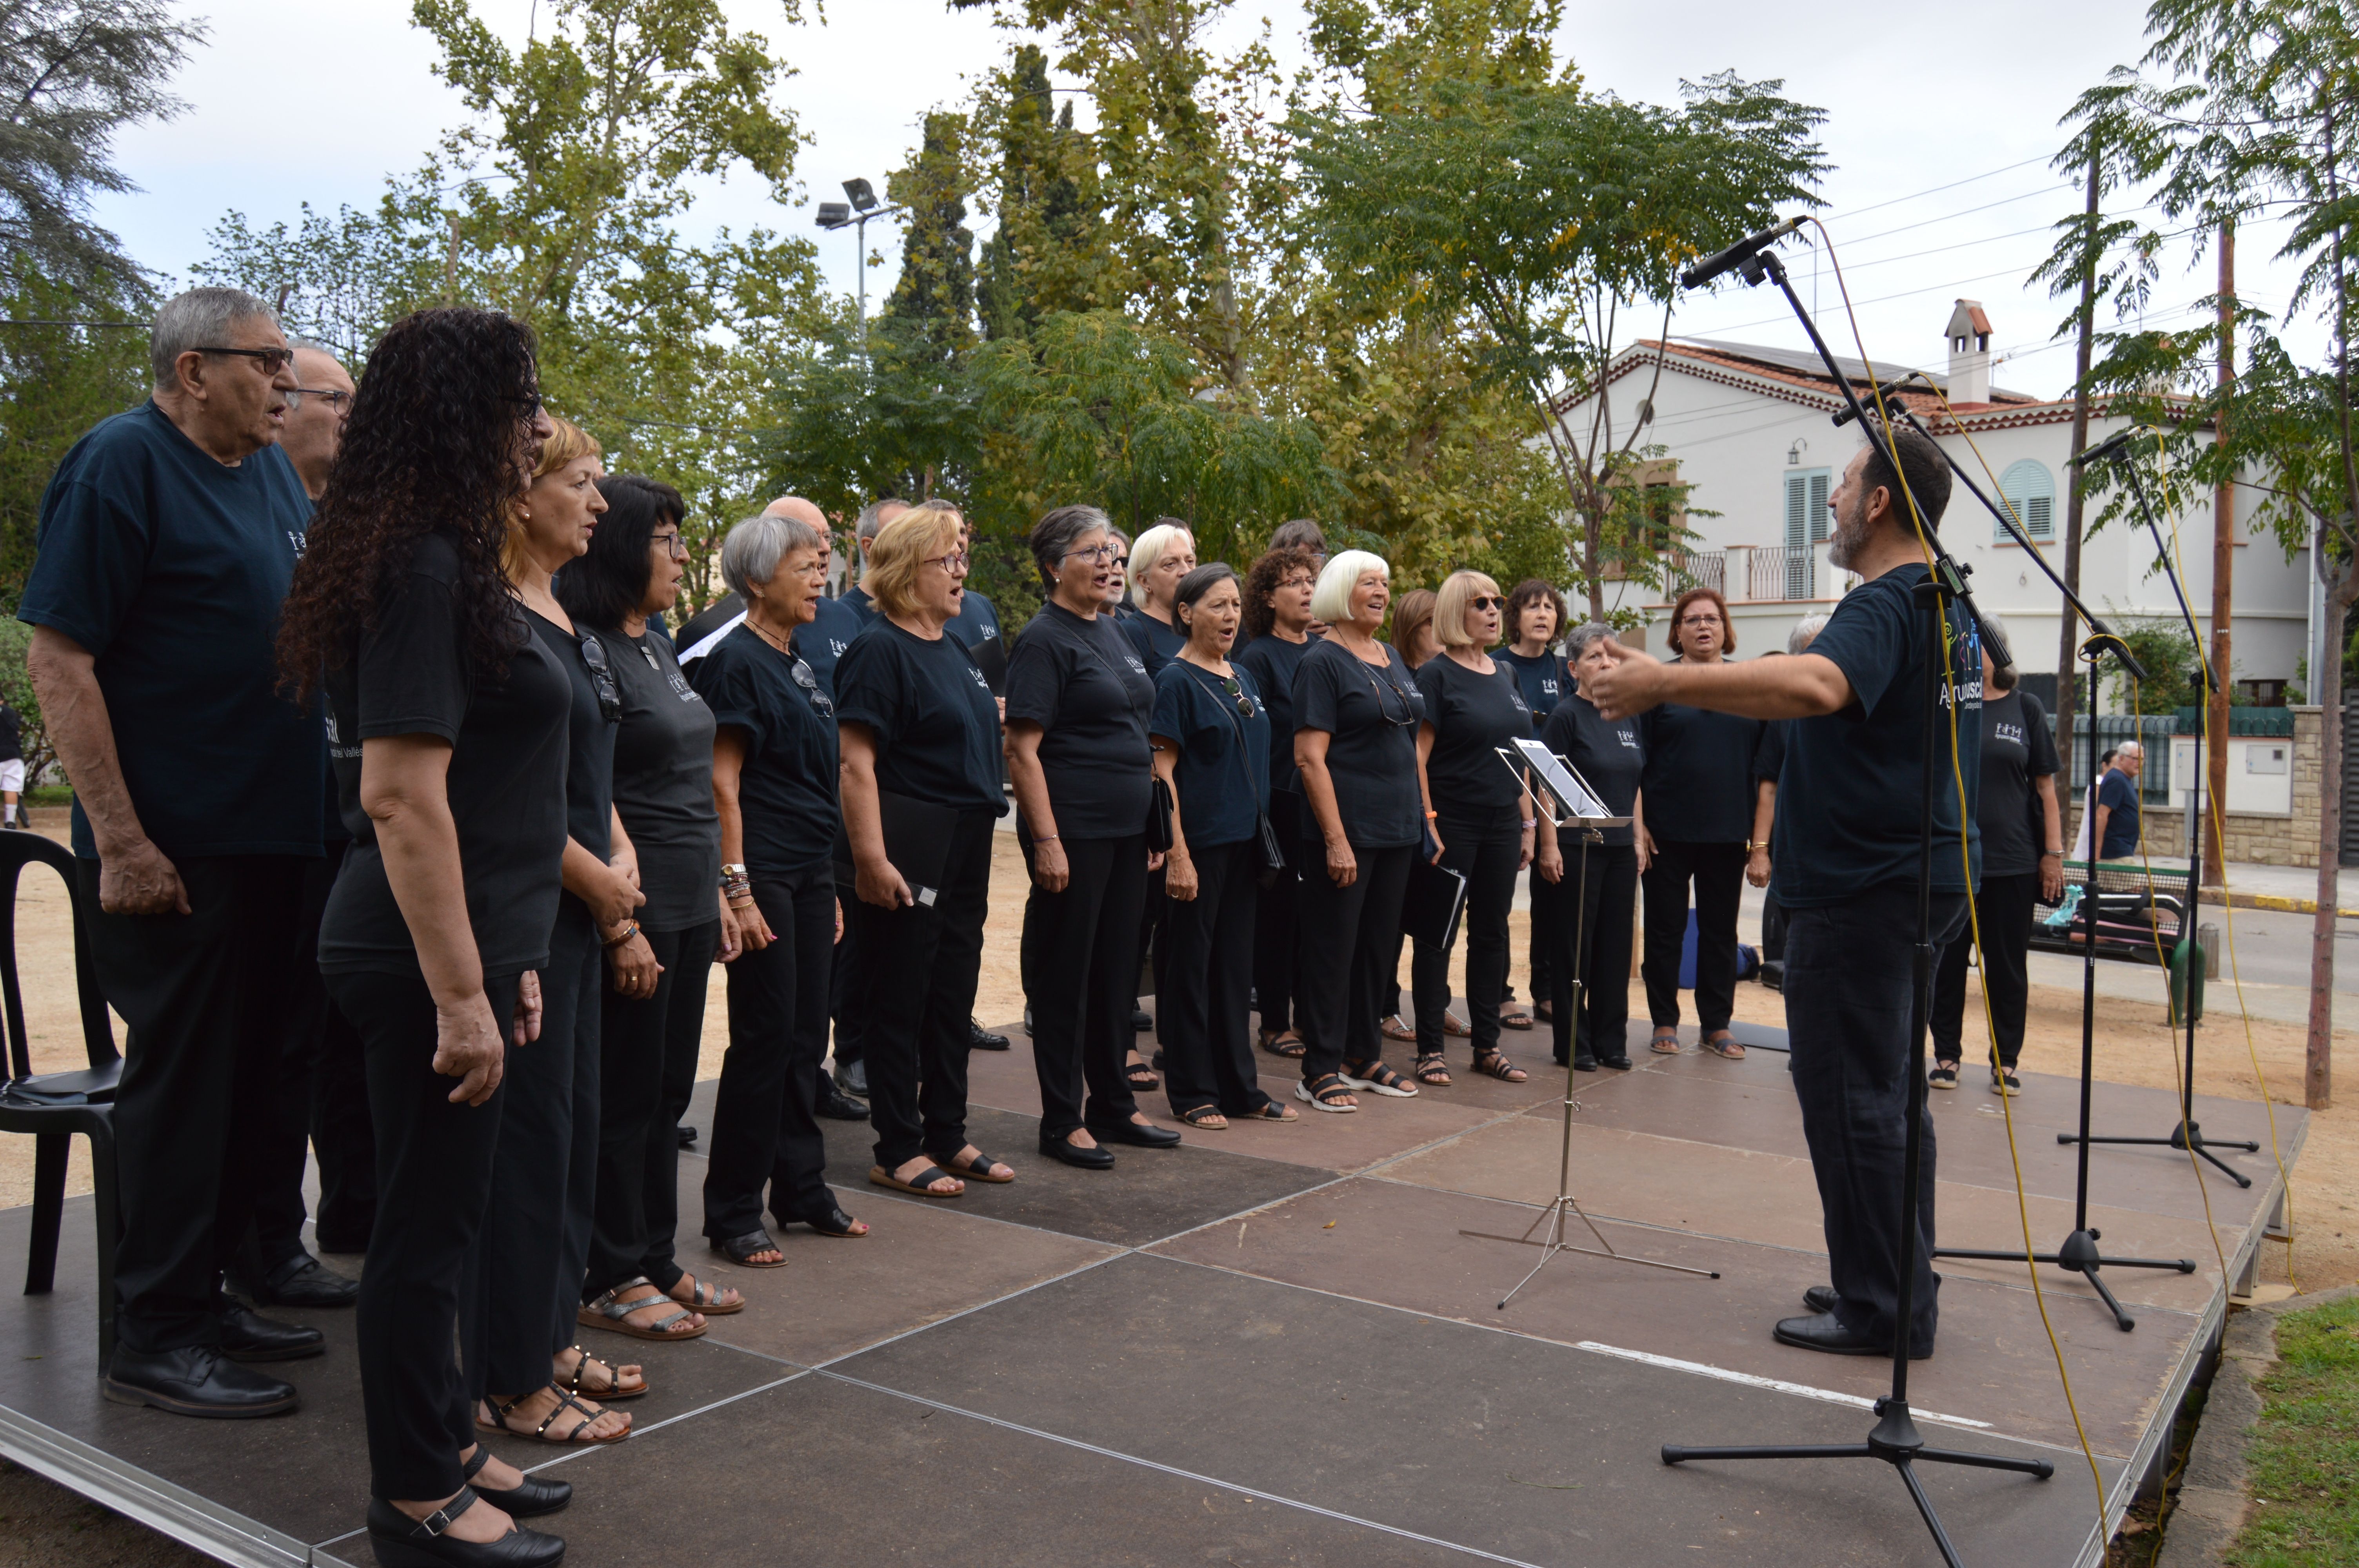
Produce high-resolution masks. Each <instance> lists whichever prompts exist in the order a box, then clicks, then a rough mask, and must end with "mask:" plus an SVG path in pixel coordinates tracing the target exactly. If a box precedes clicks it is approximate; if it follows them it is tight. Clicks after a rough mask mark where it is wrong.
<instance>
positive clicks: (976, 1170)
mask: <svg viewBox="0 0 2359 1568" xmlns="http://www.w3.org/2000/svg"><path fill="white" fill-rule="evenodd" d="M926 1158H927V1159H929V1160H931V1161H932V1162H934V1163H935V1164H937V1165H939V1166H940V1167H941V1168H942V1169H943V1170H944V1171H946V1172H948V1173H950V1174H951V1175H953V1176H963V1177H965V1178H966V1179H967V1180H968V1181H970V1182H992V1183H995V1184H1001V1185H1005V1184H1007V1183H1009V1182H1012V1181H1014V1180H1015V1179H1016V1168H1015V1167H1014V1166H1012V1165H1011V1166H1009V1167H1008V1170H1007V1174H1006V1175H1004V1176H995V1175H993V1174H992V1173H991V1172H992V1167H993V1166H995V1165H996V1164H998V1163H999V1162H998V1161H996V1160H995V1159H993V1158H992V1157H991V1156H990V1155H988V1154H986V1153H984V1152H983V1151H982V1150H980V1149H978V1150H976V1151H975V1152H974V1158H973V1159H972V1160H962V1159H960V1158H959V1157H958V1156H957V1155H955V1154H952V1155H949V1156H947V1157H945V1156H943V1155H940V1154H929V1155H927V1156H926Z"/></svg>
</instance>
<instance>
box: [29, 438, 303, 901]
mask: <svg viewBox="0 0 2359 1568" xmlns="http://www.w3.org/2000/svg"><path fill="white" fill-rule="evenodd" d="M310 520H311V503H310V498H309V497H308V496H306V495H305V494H304V493H303V481H301V480H299V479H298V478H296V476H295V467H294V465H293V464H292V463H290V462H288V460H287V454H286V453H285V452H283V451H281V450H279V449H277V447H275V446H273V447H265V448H264V449H262V450H260V451H258V452H255V453H254V454H253V455H252V456H250V457H248V458H246V459H245V460H244V461H243V462H240V463H239V464H237V465H236V466H235V467H234V468H232V467H228V466H225V465H223V463H221V462H219V461H217V460H214V459H213V458H212V457H210V456H208V455H207V454H206V452H205V451H204V449H202V448H201V447H199V446H198V445H197V444H196V443H195V442H194V441H191V440H190V439H189V438H188V437H186V436H184V435H182V434H181V433H180V431H179V428H178V427H175V426H174V425H173V423H172V422H171V420H169V419H168V418H167V417H165V416H164V411H163V410H162V409H160V408H158V407H157V406H156V405H155V404H154V403H152V402H150V403H145V404H142V405H141V406H138V407H136V408H134V409H132V410H130V411H129V412H128V413H125V414H118V415H115V416H114V417H113V418H111V419H107V420H104V421H103V422H102V423H100V424H99V425H98V426H97V427H95V428H93V429H92V431H91V432H90V433H89V434H88V435H86V436H84V437H83V438H82V439H81V440H79V441H76V442H75V443H74V445H73V449H72V450H71V451H69V452H68V453H67V454H66V456H65V460H64V461H63V462H61V463H60V464H59V465H58V470H57V472H56V473H55V474H54V475H52V476H51V477H50V479H49V489H48V491H47V492H45V493H44V494H43V495H42V497H41V514H40V530H39V532H38V534H37V535H35V540H36V549H37V551H38V553H37V554H36V556H35V557H34V559H33V570H32V574H31V576H30V577H28V578H27V579H26V583H25V592H24V597H23V598H22V600H20V601H19V602H18V604H17V608H16V618H17V619H18V620H19V621H23V622H27V624H30V625H34V626H48V627H51V628H53V629H54V630H56V631H58V632H60V633H63V634H64V635H66V636H68V637H71V639H73V641H74V642H75V643H78V644H80V645H81V647H82V649H83V651H85V652H86V653H88V654H91V655H92V658H93V659H94V660H95V661H96V671H97V676H98V686H99V690H100V691H101V692H103V694H104V695H105V697H106V715H107V720H108V723H109V725H110V727H111V728H112V729H113V730H114V751H115V755H116V756H117V758H119V759H120V761H121V764H122V768H123V782H124V784H125V787H126V788H127V789H128V790H129V791H130V794H131V804H132V806H134V807H135V808H136V810H137V812H138V814H139V824H140V827H142V828H144V829H145V830H146V832H147V837H148V838H151V839H153V840H154V841H155V843H156V847H157V848H158V849H161V850H163V852H164V853H165V854H166V855H168V856H170V857H174V858H178V857H181V856H190V855H317V854H318V853H320V845H321V838H322V835H323V832H324V830H325V824H324V823H323V821H322V815H323V807H324V806H325V804H326V801H327V798H328V795H327V784H326V782H325V779H326V774H327V768H328V746H327V738H326V733H325V730H323V729H322V727H321V715H320V714H319V713H318V712H311V713H306V712H304V711H303V710H302V709H301V708H297V707H296V706H295V705H294V704H293V703H291V702H289V701H288V700H287V698H286V697H284V696H283V695H281V694H280V692H279V690H278V668H277V652H276V649H275V647H274V643H275V642H276V640H277V634H278V613H279V608H280V606H281V605H282V604H283V603H284V602H285V601H286V598H287V585H288V580H289V579H291V578H292V577H293V575H294V571H295V559H296V557H298V556H299V555H301V554H302V552H303V535H304V532H305V530H306V529H307V528H308V527H309V526H310ZM73 847H74V853H75V854H77V855H80V856H82V858H83V859H84V860H94V859H96V858H97V855H98V848H97V845H96V844H95V843H94V842H93V841H92V838H91V835H90V824H89V822H88V821H86V820H85V819H84V818H83V816H82V803H81V802H80V801H79V800H77V801H76V802H75V803H74V808H73Z"/></svg>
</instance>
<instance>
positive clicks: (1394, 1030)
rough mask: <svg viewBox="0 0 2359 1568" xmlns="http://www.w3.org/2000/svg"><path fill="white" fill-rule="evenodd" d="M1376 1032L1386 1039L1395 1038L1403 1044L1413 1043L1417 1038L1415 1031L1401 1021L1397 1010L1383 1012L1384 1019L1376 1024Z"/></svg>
mask: <svg viewBox="0 0 2359 1568" xmlns="http://www.w3.org/2000/svg"><path fill="white" fill-rule="evenodd" d="M1376 1033H1379V1034H1381V1035H1383V1036H1384V1037H1385V1038H1386V1039H1387V1040H1397V1041H1399V1042H1400V1043H1401V1044H1404V1045H1407V1044H1413V1043H1414V1042H1415V1041H1416V1039H1417V1031H1416V1030H1414V1029H1412V1028H1410V1027H1409V1026H1408V1024H1407V1023H1405V1022H1402V1021H1401V1015H1400V1014H1399V1013H1397V1012H1388V1013H1386V1014H1385V1021H1384V1022H1382V1023H1379V1024H1377V1025H1376Z"/></svg>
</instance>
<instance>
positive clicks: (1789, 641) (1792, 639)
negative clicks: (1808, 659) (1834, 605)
mask: <svg viewBox="0 0 2359 1568" xmlns="http://www.w3.org/2000/svg"><path fill="white" fill-rule="evenodd" d="M1826 629H1827V618H1826V615H1825V614H1824V612H1821V613H1819V614H1817V615H1805V616H1803V617H1802V618H1801V619H1800V620H1799V621H1797V622H1794V629H1793V630H1792V631H1791V632H1788V633H1786V651H1787V652H1788V653H1789V654H1805V653H1808V652H1810V644H1811V643H1815V642H1817V641H1818V640H1819V633H1821V632H1823V631H1825V630H1826Z"/></svg>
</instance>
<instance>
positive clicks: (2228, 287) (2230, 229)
mask: <svg viewBox="0 0 2359 1568" xmlns="http://www.w3.org/2000/svg"><path fill="white" fill-rule="evenodd" d="M2235 292H2236V226H2235V224H2234V222H2223V223H2222V224H2221V225H2220V405H2221V412H2220V423H2219V426H2218V427H2217V428H2215V429H2214V430H2213V431H2212V440H2213V441H2215V442H2217V443H2219V444H2221V445H2223V446H2224V445H2225V444H2226V443H2227V440H2228V414H2227V404H2228V394H2229V393H2230V391H2231V390H2233V389H2234V385H2235V382H2236V308H2235ZM2235 576H2236V481H2235V478H2234V475H2231V476H2230V477H2229V478H2228V479H2227V480H2226V481H2224V482H2223V483H2222V485H2221V486H2220V488H2219V490H2218V491H2217V492H2215V493H2214V494H2213V495H2212V682H2213V689H2212V695H2211V697H2209V698H2208V699H2207V701H2208V704H2209V708H2208V712H2209V720H2208V722H2207V723H2206V725H2205V728H2206V729H2208V730H2210V731H2211V733H2210V734H2209V735H2207V736H2206V737H2205V741H2207V742H2208V744H2209V745H2210V748H2211V749H2210V750H2209V751H2208V752H2205V753H2204V758H2203V761H2204V771H2205V772H2206V773H2209V774H2210V777H2209V778H2207V779H2206V780H2205V781H2204V785H2203V793H2204V795H2205V798H2206V799H2207V800H2209V802H2210V803H2211V816H2212V821H2214V822H2219V823H2222V824H2223V825H2224V823H2225V822H2226V820H2227V814H2228V706H2229V693H2230V690H2231V689H2232V686H2233V683H2234V679H2235V676H2234V670H2235V665H2234V663H2232V662H2231V658H2230V651H2231V641H2230V637H2229V629H2228V622H2229V617H2230V614H2231V611H2232V610H2233V605H2232V603H2231V590H2232V589H2233V588H2234V582H2235ZM2210 827H2211V823H2202V824H2199V825H2198V832H2199V834H2200V836H2201V842H2202V845H2203V880H2204V881H2206V882H2209V883H2211V884H2212V885H2214V886H2224V885H2225V884H2226V882H2227V880H2228V877H2227V865H2226V849H2225V847H2224V846H2223V845H2222V844H2221V842H2220V837H2221V836H2220V835H2219V834H2217V833H2213V832H2212V831H2210V830H2209V829H2210Z"/></svg>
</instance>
